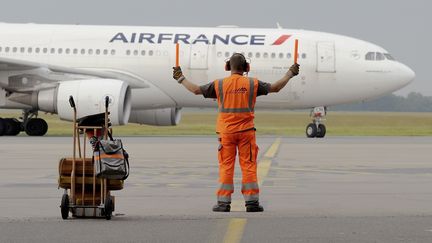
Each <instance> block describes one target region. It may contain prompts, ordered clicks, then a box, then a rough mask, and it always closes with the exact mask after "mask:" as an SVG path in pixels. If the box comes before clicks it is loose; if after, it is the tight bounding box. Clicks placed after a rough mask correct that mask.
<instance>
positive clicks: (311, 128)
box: [306, 123, 318, 138]
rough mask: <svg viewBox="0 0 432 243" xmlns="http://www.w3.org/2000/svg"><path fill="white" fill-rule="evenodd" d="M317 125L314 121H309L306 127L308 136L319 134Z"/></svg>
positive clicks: (312, 136)
mask: <svg viewBox="0 0 432 243" xmlns="http://www.w3.org/2000/svg"><path fill="white" fill-rule="evenodd" d="M317 132H318V129H317V126H316V125H315V124H314V123H309V125H307V127H306V136H307V137H308V138H314V137H316V136H317Z"/></svg>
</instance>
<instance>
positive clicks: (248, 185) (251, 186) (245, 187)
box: [242, 182, 259, 191]
mask: <svg viewBox="0 0 432 243" xmlns="http://www.w3.org/2000/svg"><path fill="white" fill-rule="evenodd" d="M251 189H259V188H258V183H256V182H252V183H245V184H243V185H242V191H244V190H251Z"/></svg>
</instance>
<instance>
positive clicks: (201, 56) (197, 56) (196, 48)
mask: <svg viewBox="0 0 432 243" xmlns="http://www.w3.org/2000/svg"><path fill="white" fill-rule="evenodd" d="M190 47H191V51H190V69H199V70H206V69H208V52H209V45H207V44H192V45H191V46H190Z"/></svg>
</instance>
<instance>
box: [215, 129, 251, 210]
mask: <svg viewBox="0 0 432 243" xmlns="http://www.w3.org/2000/svg"><path fill="white" fill-rule="evenodd" d="M219 143H220V144H219V148H218V158H219V183H220V186H219V189H218V190H217V192H216V194H217V200H218V201H219V202H228V203H229V202H231V194H232V193H233V192H234V165H235V160H236V155H237V150H238V155H239V161H240V167H241V170H242V190H241V191H242V194H243V197H244V199H245V201H258V199H259V188H258V180H257V155H258V146H257V145H256V138H255V130H254V129H252V130H248V131H244V132H238V133H230V134H227V133H223V134H219Z"/></svg>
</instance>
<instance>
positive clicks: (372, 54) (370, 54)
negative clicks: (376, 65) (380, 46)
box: [365, 52, 375, 61]
mask: <svg viewBox="0 0 432 243" xmlns="http://www.w3.org/2000/svg"><path fill="white" fill-rule="evenodd" d="M365 58H366V60H368V61H373V60H375V52H368V53H367V54H366V57H365Z"/></svg>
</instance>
